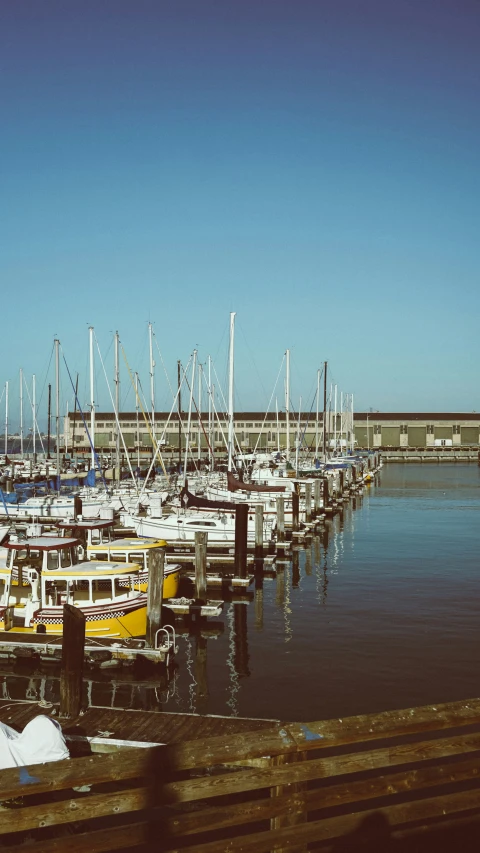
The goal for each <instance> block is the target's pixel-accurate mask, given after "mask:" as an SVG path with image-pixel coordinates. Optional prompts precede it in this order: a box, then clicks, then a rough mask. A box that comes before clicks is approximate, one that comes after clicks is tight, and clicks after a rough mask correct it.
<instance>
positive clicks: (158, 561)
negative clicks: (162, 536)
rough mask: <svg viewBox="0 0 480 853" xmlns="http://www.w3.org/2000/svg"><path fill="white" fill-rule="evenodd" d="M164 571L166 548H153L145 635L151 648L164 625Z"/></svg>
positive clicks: (149, 564) (149, 573)
mask: <svg viewBox="0 0 480 853" xmlns="http://www.w3.org/2000/svg"><path fill="white" fill-rule="evenodd" d="M164 573H165V550H164V548H151V549H150V551H149V553H148V596H147V630H146V635H145V644H146V646H147V648H150V649H154V648H155V637H156V634H157V631H158V629H159V628H161V627H162V598H163V577H164Z"/></svg>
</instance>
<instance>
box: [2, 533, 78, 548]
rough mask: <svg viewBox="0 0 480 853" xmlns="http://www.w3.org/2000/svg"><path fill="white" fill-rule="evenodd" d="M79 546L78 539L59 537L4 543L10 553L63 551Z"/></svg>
mask: <svg viewBox="0 0 480 853" xmlns="http://www.w3.org/2000/svg"><path fill="white" fill-rule="evenodd" d="M74 545H80V542H79V540H78V539H62V538H61V537H60V536H58V537H55V536H36V537H35V538H34V539H19V540H17V541H15V542H11V541H9V542H5V545H4V547H5V548H8V549H9V550H11V551H29V550H32V551H63V550H64V548H70V547H73V546H74Z"/></svg>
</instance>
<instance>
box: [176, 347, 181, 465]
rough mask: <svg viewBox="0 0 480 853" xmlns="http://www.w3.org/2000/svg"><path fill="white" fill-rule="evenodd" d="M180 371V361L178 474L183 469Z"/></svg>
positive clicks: (179, 384)
mask: <svg viewBox="0 0 480 853" xmlns="http://www.w3.org/2000/svg"><path fill="white" fill-rule="evenodd" d="M180 370H181V364H180V361H177V387H178V395H177V399H178V407H177V411H178V473H180V469H181V467H182V392H181V390H180V388H181V379H180Z"/></svg>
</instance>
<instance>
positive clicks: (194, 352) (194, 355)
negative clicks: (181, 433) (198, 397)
mask: <svg viewBox="0 0 480 853" xmlns="http://www.w3.org/2000/svg"><path fill="white" fill-rule="evenodd" d="M196 363H197V350H196V349H194V350H193V364H192V380H191V382H190V401H189V404H188V424H187V437H186V441H185V462H184V465H183V485H184V486H186V485H187V461H188V446H189V444H190V429H191V425H192V403H193V386H194V382H195V367H196Z"/></svg>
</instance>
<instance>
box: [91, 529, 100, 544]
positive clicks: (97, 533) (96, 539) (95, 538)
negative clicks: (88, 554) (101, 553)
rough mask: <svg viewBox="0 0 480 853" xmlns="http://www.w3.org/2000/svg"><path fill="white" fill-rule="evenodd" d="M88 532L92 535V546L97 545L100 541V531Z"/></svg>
mask: <svg viewBox="0 0 480 853" xmlns="http://www.w3.org/2000/svg"><path fill="white" fill-rule="evenodd" d="M90 532H91V534H92V545H98V544H99V543H100V542H101V540H102V537H101V531H100V530H92V531H90Z"/></svg>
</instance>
